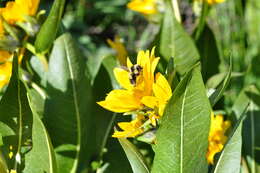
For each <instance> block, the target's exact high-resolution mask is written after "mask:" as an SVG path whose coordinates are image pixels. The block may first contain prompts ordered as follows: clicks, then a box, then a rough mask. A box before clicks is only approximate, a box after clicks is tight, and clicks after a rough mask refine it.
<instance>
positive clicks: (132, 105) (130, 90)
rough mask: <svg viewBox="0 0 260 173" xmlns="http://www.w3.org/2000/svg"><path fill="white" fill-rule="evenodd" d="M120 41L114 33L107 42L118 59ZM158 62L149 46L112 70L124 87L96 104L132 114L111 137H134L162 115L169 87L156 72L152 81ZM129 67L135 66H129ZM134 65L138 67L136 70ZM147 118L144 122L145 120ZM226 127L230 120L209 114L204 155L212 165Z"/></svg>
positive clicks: (121, 47)
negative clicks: (209, 120) (134, 76)
mask: <svg viewBox="0 0 260 173" xmlns="http://www.w3.org/2000/svg"><path fill="white" fill-rule="evenodd" d="M120 40H121V39H120V37H118V36H117V37H116V38H115V40H114V41H112V40H109V41H108V43H109V45H110V46H111V47H112V48H113V49H115V50H116V52H117V58H118V60H119V62H121V61H126V59H127V51H126V48H125V47H124V45H123V44H122V42H121V41H120ZM158 61H159V57H155V56H154V48H153V49H152V52H151V53H149V51H146V52H144V51H140V52H139V53H138V56H137V64H136V65H133V64H132V63H131V62H130V60H129V59H127V67H126V68H115V69H114V74H115V77H116V79H117V81H118V82H119V84H120V85H121V86H122V87H123V88H124V89H122V90H113V91H111V92H110V93H109V94H108V96H107V97H106V99H105V101H101V102H98V104H99V105H101V106H102V107H104V108H106V109H108V110H110V111H113V112H121V113H126V112H130V113H132V112H134V113H136V117H135V119H134V120H132V121H131V122H120V123H118V126H119V127H120V128H121V129H122V130H123V131H116V132H114V134H113V137H117V138H121V137H136V136H138V135H140V134H142V133H143V132H144V130H145V125H144V124H151V125H152V126H156V124H157V120H158V119H159V118H160V117H161V116H162V115H163V112H164V108H165V106H166V104H167V102H168V100H169V99H170V97H171V95H172V90H171V87H170V85H169V83H168V82H167V80H166V79H165V78H164V76H163V75H162V74H160V73H157V74H156V77H155V80H154V71H155V68H156V65H157V64H158ZM120 64H121V65H122V63H120ZM133 67H134V68H135V69H131V68H133ZM136 67H139V68H140V69H139V70H140V71H138V69H136ZM133 70H137V73H139V74H138V76H136V78H135V82H134V83H131V80H132V76H131V75H132V73H133ZM147 120H148V123H146V122H147ZM229 127H230V121H224V120H223V115H220V114H219V115H216V116H215V115H214V113H213V112H212V113H211V125H210V132H209V137H208V141H209V146H208V152H207V155H206V157H207V160H208V163H209V164H213V163H214V156H215V155H216V153H218V152H220V151H222V149H223V146H224V144H225V143H226V141H227V137H226V136H225V132H226V130H227V129H228V128H229Z"/></svg>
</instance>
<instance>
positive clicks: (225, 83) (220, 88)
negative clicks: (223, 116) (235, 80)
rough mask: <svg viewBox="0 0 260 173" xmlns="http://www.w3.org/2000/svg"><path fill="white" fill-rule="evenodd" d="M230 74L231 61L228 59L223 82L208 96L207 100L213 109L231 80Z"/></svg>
mask: <svg viewBox="0 0 260 173" xmlns="http://www.w3.org/2000/svg"><path fill="white" fill-rule="evenodd" d="M231 72H232V60H231V59H230V65H229V70H228V72H227V74H226V77H225V79H224V80H223V82H222V83H221V84H220V85H219V86H218V87H217V88H216V90H215V91H214V92H213V93H212V94H211V95H210V96H209V100H210V103H211V106H212V107H213V106H214V105H215V104H216V103H217V102H218V101H219V99H220V98H221V97H222V96H223V93H224V91H225V89H226V88H227V86H228V84H229V82H230V78H231Z"/></svg>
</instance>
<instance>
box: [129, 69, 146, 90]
mask: <svg viewBox="0 0 260 173" xmlns="http://www.w3.org/2000/svg"><path fill="white" fill-rule="evenodd" d="M142 70H143V68H142V67H141V66H140V65H138V64H135V65H133V66H132V67H130V68H129V80H130V83H131V84H132V85H136V79H137V77H138V76H139V75H140V74H141V72H142Z"/></svg>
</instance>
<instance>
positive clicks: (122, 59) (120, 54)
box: [107, 35, 127, 66]
mask: <svg viewBox="0 0 260 173" xmlns="http://www.w3.org/2000/svg"><path fill="white" fill-rule="evenodd" d="M107 42H108V44H109V45H110V47H111V48H113V49H114V50H115V51H116V53H117V59H118V61H119V63H120V65H122V66H126V58H127V51H126V48H125V46H124V45H123V43H122V41H121V38H120V37H119V36H118V35H117V36H116V37H115V39H114V41H112V40H110V39H108V40H107Z"/></svg>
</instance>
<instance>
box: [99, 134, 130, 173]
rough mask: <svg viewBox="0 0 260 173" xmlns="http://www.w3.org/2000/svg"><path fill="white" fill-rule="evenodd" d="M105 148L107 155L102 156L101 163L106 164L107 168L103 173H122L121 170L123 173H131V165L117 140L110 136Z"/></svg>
mask: <svg viewBox="0 0 260 173" xmlns="http://www.w3.org/2000/svg"><path fill="white" fill-rule="evenodd" d="M106 148H107V153H105V154H104V157H103V161H104V162H105V163H107V164H108V167H107V169H106V170H105V173H112V172H113V173H122V170H124V173H133V171H132V169H131V165H130V163H129V161H128V160H127V157H126V155H125V153H124V151H123V149H122V147H121V145H120V144H119V142H118V140H117V139H115V138H112V137H111V136H110V137H109V138H108V142H107V145H106Z"/></svg>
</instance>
